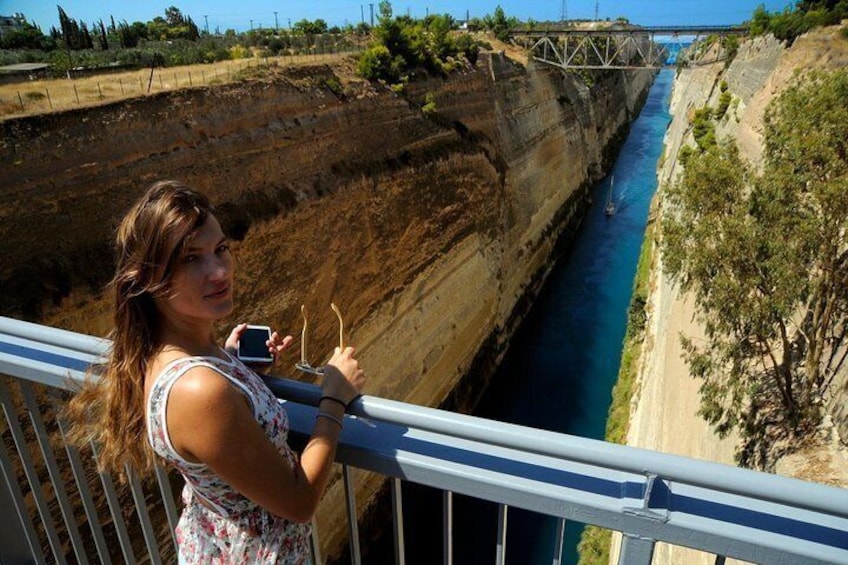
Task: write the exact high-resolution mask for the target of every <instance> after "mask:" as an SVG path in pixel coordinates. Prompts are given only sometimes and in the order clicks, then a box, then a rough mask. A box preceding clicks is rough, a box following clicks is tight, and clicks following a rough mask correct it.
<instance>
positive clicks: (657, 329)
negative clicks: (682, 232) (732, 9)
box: [613, 29, 848, 564]
mask: <svg viewBox="0 0 848 565" xmlns="http://www.w3.org/2000/svg"><path fill="white" fill-rule="evenodd" d="M837 34H838V32H837V31H835V30H833V29H825V30H816V31H814V32H811V33H809V34H807V35H804V36H802V37H801V38H799V39H798V40H796V42H795V43H794V45H793V46H792V47H791V48H787V47H786V46H785V45H784V44H782V43H781V42H779V41H777V40H776V39H774V37H772V36H768V37H759V38H756V39H753V40H750V41H746V42H744V43H743V44H742V45H741V46H740V49H739V52H738V54H737V55H736V57H735V59H734V60H733V62H732V63H731V64H730V65H729V66H728V67H727V68H726V69H725V67H724V64H722V63H719V64H714V65H708V66H703V67H697V68H692V69H685V70H683V71H682V72H680V74H679V75H678V77H677V79H676V81H675V84H674V91H673V94H672V100H671V113H672V115H673V119H672V122H671V124H670V125H669V127H668V130H667V132H666V136H665V140H664V141H665V150H664V155H663V158H662V160H661V165H660V168H659V170H658V180H659V183H660V185H659V186H660V190H658V192H657V196H656V197H655V198H656V202H655V208H657V209H658V210H659V211H660V214H661V213H662V194H663V190H662V188H663V186H664V185H667V184H668V183H670V182H673V181H674V180H675V179H676V178H677V176H678V174H679V173H680V170H679V166H678V163H677V159H676V156H677V155H678V153H679V151H680V148H681V147H682V146H683V145H684V144H691V145H694V143H693V141H692V136H691V133H690V132H691V123H690V120H691V118H692V115H693V114H694V111H695V110H696V109H699V108H702V107H703V106H705V105H709V106H711V107H713V108H715V107H716V106H717V105H718V99H719V96H720V94H721V92H720V88H719V85H720V83H721V81H725V82H726V83H727V85H728V90H729V92H731V93H732V94H733V97H734V100H733V102H732V103H731V105H730V107H729V109H728V111H727V114H726V115H725V117H724V119H723V120H722V121H721V122H720V123H719V124H718V125H717V127H716V134H717V137H719V138H722V137H733V138H735V139H736V140H737V144H738V146H739V148H740V153H741V155H742V156H743V157H745V158H746V159H747V160H749V161H750V162H751V163H752V164H754V165H755V166H758V165H759V164H760V161H761V156H762V145H761V143H762V134H761V122H762V116H763V113H764V111H765V108H766V106H767V105H768V103H769V102H770V101H771V100H772V99H773V98H774V97H776V96H777V95H779V94H780V92H781V91H782V90H783V89H784V88H785V87H786V86H788V84H789V81H790V79H791V78H792V76H793V73H794V72H795V71H796V69H809V68H838V67H839V66H844V65H846V64H848V42H846V41H844V39H839V38H838V36H837ZM651 278H652V284H651V296H650V297H649V301H648V313H649V314H648V315H649V318H648V323H647V325H646V328H647V329H646V332H647V335H646V339H645V344H646V345H645V347H644V349H643V354H642V357H641V359H640V368H639V376H638V384H637V390H638V391H639V392H638V393H637V396H636V398H634V402H633V410H632V412H631V426H630V431H629V434H628V443H629V444H630V445H634V446H639V447H645V448H649V449H656V450H659V451H664V452H668V453H675V454H679V455H687V456H691V457H696V458H700V459H709V460H713V461H719V462H723V463H728V464H733V452H734V448H735V439H734V438H733V437H730V438H727V439H725V440H719V439H718V438H717V437H716V436H715V435H713V433H712V431H711V430H710V428H709V427H708V425H707V424H706V422H705V421H704V420H703V419H702V418H701V417H700V416H697V415H696V412H697V410H698V407H699V402H700V397H699V394H698V383H697V382H696V381H695V379H693V378H692V377H690V376H689V370H688V367H687V366H686V364H685V363H684V362H683V360H682V357H681V355H682V348H681V346H680V339H679V336H680V335H681V334H683V335H686V336H688V337H690V338H693V339H695V340H697V339H699V337H702V336H703V331H702V329H701V328H700V327H699V326H698V324H696V323H695V322H693V314H694V307H693V304H692V301H691V299H690V298H689V297H687V296H682V295H681V294H680V293H679V289H678V288H677V287H676V286H675V285H673V284H672V283H671V281H669V280H668V278H667V277H666V276H665V274H664V273H663V272H662V257H661V254H660V253H659V252H658V251H657V249H656V247H655V249H654V257H653V261H652V270H651ZM832 390H833V391H834V393H835V394H834V396H833V398H832V400H831V406H832V407H833V408H834V414H838V412H837V411H836V409H838V408H839V407H840V406H844V405H845V404H846V400H848V399H846V398H845V395H846V394H848V393H846V383H845V382H844V380H843V382H841V383H840V382H835V383H834V384H833V386H832ZM840 391H841V392H840ZM840 395H841V396H840ZM840 398H841V400H840ZM843 417H844V416H843ZM846 424H848V422H844V421H843V422H842V424H841V425H842V426H845V425H846ZM823 434H824V436H825V438H824V439H825V441H824V442H819V441H816V442H811V448H810V449H809V450H806V451H804V452H802V453H801V454H799V456H800V460H797V461H794V462H789V461H787V462H785V463H784V464H783V465H781V464H778V466H777V470H778V472H780V473H781V474H788V475H792V476H797V477H800V478H804V479H807V480H816V481H823V482H830V483H835V484H848V483H847V482H846V480H848V477H846V476H845V473H844V472H843V469H844V468H845V467H846V465H845V463H846V455H845V450H844V449H841V450H840V449H834V450H832V451H830V450H829V447H831V446H833V445H834V444H835V443H837V442H838V439H837V437H838V434H835V433H832V430H829V429H828V430H825V431H824V432H823ZM842 437H848V436H845V435H844V434H843V436H842ZM813 444H815V445H813ZM793 459H798V457H794V458H793ZM614 547H616V546H615V545H614ZM613 553H615V552H613ZM713 560H714V557H713V556H708V555H705V554H701V553H699V552H694V551H692V550H688V549H685V548H682V547H669V546H666V545H665V544H658V546H657V549H656V551H655V554H654V562H655V563H692V564H697V563H704V564H706V563H712V562H713Z"/></svg>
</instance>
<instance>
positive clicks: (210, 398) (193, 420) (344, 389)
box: [167, 348, 365, 522]
mask: <svg viewBox="0 0 848 565" xmlns="http://www.w3.org/2000/svg"><path fill="white" fill-rule="evenodd" d="M353 352H354V351H353V348H346V349H345V350H344V351H339V350H338V349H337V350H336V353H335V355H333V358H332V359H331V360H330V364H329V365H328V367H327V370H326V373H325V377H324V383H323V388H322V393H323V395H325V396H329V397H333V398H336V399H338V400H339V401H341V403H344V404H347V403H349V402H350V401H351V400H352V399H353V398H355V397H356V396H357V395H358V394H359V391H360V390H361V389H362V386H363V385H364V383H365V376H364V374H363V372H362V370H361V369H359V363H358V362H357V361H356V359H354V358H353ZM341 403H340V402H335V401H333V400H328V399H325V400H323V401H322V402H321V403H320V406H319V407H318V410H319V413H323V414H325V415H326V416H322V417H318V418H316V420H315V426H314V428H313V431H312V436H311V437H310V439H309V442H308V443H307V445H306V447H305V449H304V450H303V454H302V456H301V457H300V460H299V461H298V463H297V465H296V466H295V467H294V469H292V468H291V467H290V466H289V463H288V461H286V459H285V458H284V457H283V456H282V455H281V454H280V453H279V452H278V451H277V449H276V447H274V445H273V444H272V443H271V441H270V440H269V439H268V438H267V437H266V436H265V432H264V430H263V429H262V427H261V426H260V425H259V424H258V423H257V422H256V420H254V418H253V413H252V411H251V409H250V407H249V405H248V403H247V401H246V399H245V397H244V396H243V395H242V394H241V393H240V392H239V391H237V390H236V389H235V388H234V387H233V386H232V385H230V384H229V383H228V382H227V380H226V379H225V378H224V377H223V376H221V375H220V374H218V373H216V372H215V371H213V370H212V369H208V368H206V367H197V368H195V369H192V370H191V371H189V372H188V373H187V374H186V375H185V376H183V377H182V378H180V379H179V380H178V381H177V383H176V384H175V385H174V388H173V390H172V391H171V401H170V402H169V405H168V413H167V418H168V430H169V433H170V435H171V442H172V444H173V445H174V447H175V449H176V450H177V451H178V452H179V453H180V454H181V455H183V457H185V458H186V459H188V460H193V461H199V462H203V463H205V464H206V465H208V466H209V467H210V468H211V469H212V470H213V471H215V473H217V474H218V475H219V476H220V477H221V478H222V479H223V480H225V481H226V482H227V483H229V484H230V485H231V486H232V487H233V488H235V489H236V490H237V491H239V492H240V493H241V494H243V495H244V496H246V497H247V498H249V499H251V500H253V501H254V502H256V503H257V504H259V505H260V506H262V507H264V508H266V509H267V510H269V511H270V512H272V513H273V514H276V515H278V516H282V517H285V518H288V519H290V520H294V521H298V522H306V521H309V520H310V519H311V518H312V515H313V514H314V513H315V509H316V508H317V506H318V502H319V501H320V500H321V496H322V494H323V492H324V488H325V487H326V485H327V481H328V479H329V476H330V471H331V470H332V465H333V461H334V460H335V455H336V447H337V445H338V438H339V434H340V433H341V427H340V426H339V425H338V423H337V421H336V420H338V421H341V420H342V417H343V416H344V407H343V406H342V404H341Z"/></svg>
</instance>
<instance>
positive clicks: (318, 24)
mask: <svg viewBox="0 0 848 565" xmlns="http://www.w3.org/2000/svg"><path fill="white" fill-rule="evenodd" d="M327 31H328V27H327V22H325V21H324V20H322V19H321V18H318V19H317V20H315V21H309V20H307V19H303V20H300V21H299V22H295V23H293V24H292V32H294V33H296V34H300V35H318V34H320V33H327Z"/></svg>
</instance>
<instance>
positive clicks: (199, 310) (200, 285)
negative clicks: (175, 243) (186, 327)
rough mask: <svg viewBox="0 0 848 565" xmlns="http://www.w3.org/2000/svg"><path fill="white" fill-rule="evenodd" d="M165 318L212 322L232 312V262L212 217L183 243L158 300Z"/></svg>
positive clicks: (222, 234) (224, 238) (219, 228)
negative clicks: (164, 291)
mask: <svg viewBox="0 0 848 565" xmlns="http://www.w3.org/2000/svg"><path fill="white" fill-rule="evenodd" d="M158 302H159V305H160V309H161V310H162V311H163V313H164V314H165V315H175V316H177V317H178V318H179V319H180V320H181V321H183V322H190V321H193V320H197V321H215V320H219V319H221V318H223V317H225V316H227V315H228V314H229V313H230V312H231V311H232V309H233V258H232V256H231V255H230V246H229V242H228V240H227V238H226V237H225V236H224V232H223V231H221V225H220V224H219V223H218V220H217V219H216V218H215V217H214V216H212V215H211V214H210V215H209V216H208V217H207V218H206V221H205V222H204V223H203V225H202V226H201V227H200V229H198V230H197V232H196V233H195V235H194V237H192V238H190V239H189V240H188V241H187V242H186V246H185V249H184V250H183V252H182V254H181V255H180V256H179V257H178V258H177V263H176V266H175V268H174V271H173V273H172V276H171V280H170V282H169V284H168V291H167V293H166V296H163V297H162V298H160V299H159V301H158Z"/></svg>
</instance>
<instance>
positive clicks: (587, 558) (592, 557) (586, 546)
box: [577, 526, 612, 565]
mask: <svg viewBox="0 0 848 565" xmlns="http://www.w3.org/2000/svg"><path fill="white" fill-rule="evenodd" d="M610 543H612V532H611V531H610V530H605V529H604V528H600V527H598V526H586V527H585V528H584V529H583V533H582V534H581V535H580V543H579V544H578V545H577V553H578V554H579V556H580V557H579V560H578V561H577V563H578V565H607V563H609V547H610Z"/></svg>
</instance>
